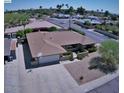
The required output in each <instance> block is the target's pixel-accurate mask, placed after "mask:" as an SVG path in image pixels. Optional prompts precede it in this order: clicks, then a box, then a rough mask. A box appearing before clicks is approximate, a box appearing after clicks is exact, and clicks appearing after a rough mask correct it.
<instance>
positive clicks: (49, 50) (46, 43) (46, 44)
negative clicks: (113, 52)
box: [27, 31, 94, 64]
mask: <svg viewBox="0 0 124 93" xmlns="http://www.w3.org/2000/svg"><path fill="white" fill-rule="evenodd" d="M27 41H28V45H29V48H30V52H31V55H32V58H33V59H35V60H38V61H36V62H39V63H40V64H46V63H53V62H57V63H58V62H59V59H60V55H61V54H63V53H65V52H67V51H66V49H65V48H64V46H70V45H77V44H81V45H82V46H87V45H92V44H94V42H93V41H92V40H91V39H90V38H88V37H86V36H83V35H81V34H79V33H76V32H73V31H62V32H34V33H29V34H27Z"/></svg>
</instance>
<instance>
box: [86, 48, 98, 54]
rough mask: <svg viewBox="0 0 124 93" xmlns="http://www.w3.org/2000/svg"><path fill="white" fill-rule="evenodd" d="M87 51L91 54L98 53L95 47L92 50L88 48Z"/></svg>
mask: <svg viewBox="0 0 124 93" xmlns="http://www.w3.org/2000/svg"><path fill="white" fill-rule="evenodd" d="M87 50H88V52H89V53H91V52H96V51H97V48H96V47H95V46H93V47H91V48H88V49H87Z"/></svg>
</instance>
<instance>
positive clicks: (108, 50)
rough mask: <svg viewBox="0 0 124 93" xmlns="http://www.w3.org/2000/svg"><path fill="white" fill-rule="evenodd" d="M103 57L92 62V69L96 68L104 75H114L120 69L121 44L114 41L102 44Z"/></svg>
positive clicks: (100, 51)
mask: <svg viewBox="0 0 124 93" xmlns="http://www.w3.org/2000/svg"><path fill="white" fill-rule="evenodd" d="M99 53H100V55H101V57H95V58H93V59H92V60H91V62H90V66H91V67H90V68H92V67H95V66H96V68H98V69H99V70H100V71H102V72H104V73H113V72H115V71H116V70H117V69H118V63H119V44H118V42H116V41H113V40H107V41H104V42H102V43H101V46H100V47H99Z"/></svg>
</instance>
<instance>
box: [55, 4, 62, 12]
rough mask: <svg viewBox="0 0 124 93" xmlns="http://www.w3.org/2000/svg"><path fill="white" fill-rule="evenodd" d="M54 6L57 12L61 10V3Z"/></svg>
mask: <svg viewBox="0 0 124 93" xmlns="http://www.w3.org/2000/svg"><path fill="white" fill-rule="evenodd" d="M56 8H57V11H58V12H61V8H62V5H59V4H58V5H56Z"/></svg>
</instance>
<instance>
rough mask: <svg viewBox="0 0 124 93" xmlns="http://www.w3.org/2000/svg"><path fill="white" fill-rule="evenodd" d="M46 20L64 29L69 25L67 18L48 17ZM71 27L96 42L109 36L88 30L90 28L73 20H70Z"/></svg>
mask: <svg viewBox="0 0 124 93" xmlns="http://www.w3.org/2000/svg"><path fill="white" fill-rule="evenodd" d="M48 21H49V22H52V23H54V24H56V25H59V26H61V27H63V28H64V29H67V28H68V27H69V20H68V19H56V18H50V19H48ZM71 28H73V29H77V30H79V31H82V32H85V34H86V36H88V37H90V38H91V39H93V40H94V41H95V42H96V43H100V42H102V41H104V40H107V39H110V38H109V37H107V36H105V35H103V34H100V33H97V32H94V31H90V30H88V29H85V28H82V27H80V26H78V25H76V24H73V22H71Z"/></svg>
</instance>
